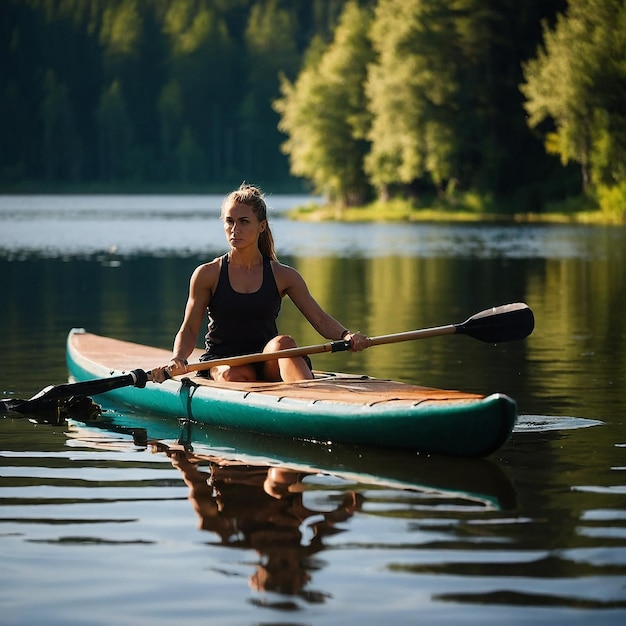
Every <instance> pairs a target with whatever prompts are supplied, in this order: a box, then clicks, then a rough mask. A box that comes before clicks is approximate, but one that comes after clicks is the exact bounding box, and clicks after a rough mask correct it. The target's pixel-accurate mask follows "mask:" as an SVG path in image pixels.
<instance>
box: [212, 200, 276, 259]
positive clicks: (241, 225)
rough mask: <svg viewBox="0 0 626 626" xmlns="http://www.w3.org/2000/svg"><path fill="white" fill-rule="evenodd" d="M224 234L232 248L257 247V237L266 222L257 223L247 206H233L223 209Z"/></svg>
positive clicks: (252, 212) (255, 217)
mask: <svg viewBox="0 0 626 626" xmlns="http://www.w3.org/2000/svg"><path fill="white" fill-rule="evenodd" d="M222 219H223V220H224V232H225V233H226V239H228V243H229V244H230V246H231V247H232V248H240V249H241V248H246V247H248V246H251V245H253V244H254V245H255V246H258V239H259V235H260V234H261V233H262V232H263V231H264V230H265V226H266V225H267V222H266V221H265V220H263V221H262V222H259V220H258V218H257V216H256V215H255V214H254V211H253V210H252V208H251V207H249V206H248V205H247V204H233V205H232V206H230V207H228V208H226V209H224V212H223V214H222Z"/></svg>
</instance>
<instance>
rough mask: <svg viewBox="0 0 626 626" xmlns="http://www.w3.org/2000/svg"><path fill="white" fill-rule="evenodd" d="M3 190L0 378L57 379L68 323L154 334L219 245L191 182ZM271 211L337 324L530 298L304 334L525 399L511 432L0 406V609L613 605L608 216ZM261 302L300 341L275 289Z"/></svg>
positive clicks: (401, 369) (623, 575) (612, 232)
mask: <svg viewBox="0 0 626 626" xmlns="http://www.w3.org/2000/svg"><path fill="white" fill-rule="evenodd" d="M13 202H14V201H13V200H7V199H6V198H0V278H1V280H2V296H1V302H0V331H1V335H0V336H1V337H2V339H1V340H0V344H1V345H2V350H3V352H2V362H3V367H2V372H1V373H0V383H1V384H0V393H1V395H2V396H3V397H5V396H7V397H13V398H15V397H17V398H19V397H22V398H28V397H30V396H32V395H33V394H34V393H35V392H36V391H38V390H39V389H41V388H43V387H44V386H46V385H48V384H56V383H61V382H64V381H65V380H66V379H67V369H66V366H65V363H64V342H65V338H66V335H67V332H68V330H69V329H70V328H72V327H75V326H84V327H86V328H88V329H89V330H90V331H92V332H97V333H101V334H106V335H110V336H115V337H119V338H120V339H129V340H132V341H138V342H143V343H149V344H154V345H160V346H169V345H170V344H171V341H172V336H173V333H174V332H175V330H176V328H177V327H178V325H179V324H180V317H181V315H182V306H183V304H184V300H185V297H186V292H187V285H188V278H189V275H190V274H191V271H192V270H193V268H194V267H195V265H196V264H197V263H198V262H200V261H202V260H205V259H207V258H212V256H215V255H216V254H219V253H220V252H221V251H222V250H223V249H224V240H223V232H222V229H221V226H220V225H219V222H218V220H217V211H218V204H219V203H218V202H217V200H216V201H215V203H214V204H211V202H208V201H207V198H206V197H196V198H193V197H192V198H184V199H180V198H175V197H170V198H145V197H135V198H133V199H128V198H117V199H115V198H110V197H97V198H93V197H83V198H78V199H76V198H68V197H60V196H59V197H55V198H53V199H49V198H39V199H32V198H31V199H30V200H28V201H27V200H24V203H26V204H27V205H28V206H26V207H24V206H23V205H22V207H21V208H20V207H19V206H16V205H14V204H12V203H13ZM29 202H30V204H28V203H29ZM209 205H210V206H209ZM205 206H206V207H208V208H207V212H206V213H205V212H204V209H205ZM7 207H8V208H7ZM17 209H20V210H19V211H18V210H17ZM280 210H282V209H279V210H277V212H276V214H275V220H274V221H275V228H274V232H275V235H276V239H277V244H278V248H279V253H280V254H281V256H282V257H283V259H284V260H285V261H286V262H288V263H290V264H292V265H294V266H296V267H297V268H298V269H299V270H300V271H301V272H302V273H303V274H304V275H305V277H306V279H307V281H308V282H309V285H310V287H311V290H312V291H313V293H314V294H315V296H316V297H317V298H318V299H319V300H320V302H321V303H322V304H323V306H324V307H325V308H327V309H328V310H329V311H331V312H332V313H333V314H334V315H335V316H336V317H337V318H339V319H340V320H341V321H342V322H343V323H345V324H346V325H348V326H350V327H353V328H358V329H361V330H364V331H366V332H368V333H369V334H372V335H383V334H388V333H392V332H400V331H405V330H411V329H415V328H425V327H429V326H437V325H440V324H447V323H456V322H462V321H463V320H464V319H466V318H467V317H468V316H469V315H471V314H473V313H475V312H476V311H479V310H481V309H484V308H487V307H488V306H492V305H495V304H502V303H505V302H513V301H525V302H528V303H529V304H530V306H531V307H532V308H533V310H534V312H535V317H536V329H535V331H534V333H533V335H532V336H531V337H530V338H529V339H528V340H526V341H523V342H519V343H511V344H502V346H491V345H488V344H482V343H480V342H476V341H474V340H472V339H469V338H466V337H449V338H448V337H446V338H437V339H432V340H426V341H416V342H407V343H405V344H396V345H394V346H380V347H376V348H372V349H371V350H367V351H364V352H363V353H359V354H358V355H350V354H338V355H319V357H318V356H316V357H315V358H314V362H315V365H316V367H319V368H321V369H329V370H335V371H337V370H339V371H347V372H355V373H363V372H365V373H368V374H371V375H376V376H381V377H389V378H395V379H400V380H407V381H410V382H414V383H421V384H426V385H432V386H437V387H451V388H458V389H463V390H467V391H479V392H483V393H484V392H492V391H500V392H503V393H507V394H508V395H510V396H512V397H513V398H515V399H516V400H517V402H518V405H519V408H520V412H521V418H520V421H519V423H518V425H517V427H516V430H515V432H514V434H513V437H512V439H511V441H510V442H509V444H507V446H506V447H505V448H504V449H503V450H501V451H500V452H498V454H497V455H495V456H494V457H493V458H490V459H485V460H463V459H459V460H455V459H450V460H442V459H437V458H434V457H433V458H423V457H419V456H418V457H416V456H413V455H408V454H397V453H394V452H389V451H374V450H365V449H360V448H350V447H345V446H344V447H341V446H339V447H336V446H333V447H329V446H321V445H314V444H307V443H306V442H292V441H289V440H280V439H276V438H263V437H258V436H253V435H246V434H245V433H233V432H229V431H226V430H219V429H217V430H210V429H206V428H199V427H196V426H194V427H193V429H192V432H191V433H190V434H189V436H188V437H182V438H181V431H180V429H179V428H178V425H177V424H173V425H172V424H171V423H170V422H169V421H168V420H164V419H163V418H160V417H159V416H155V415H134V414H132V413H130V412H122V411H120V410H119V409H115V410H114V407H108V409H109V410H108V411H107V413H105V417H108V418H110V419H109V422H107V423H106V424H103V425H101V426H102V427H101V428H99V429H97V430H94V429H93V428H91V427H90V428H86V427H84V426H82V425H75V426H73V427H72V428H70V427H67V426H64V425H61V426H54V425H41V424H32V423H30V422H28V421H27V420H25V419H11V418H5V419H1V420H0V502H1V503H2V509H1V510H0V553H1V554H2V558H3V569H2V573H0V605H1V606H2V607H3V613H2V622H3V623H7V624H31V623H33V624H34V623H37V624H110V623H116V624H137V623H148V622H149V623H151V624H160V623H166V622H167V623H171V622H172V621H176V622H184V623H190V624H196V623H198V624H199V623H203V624H204V623H206V622H207V621H208V620H211V621H212V622H215V623H220V624H242V623H285V622H287V621H288V622H290V623H298V624H338V623H340V624H346V625H352V624H359V626H364V625H366V624H372V625H373V624H376V625H378V624H381V623H394V624H413V623H415V621H416V619H418V617H419V618H420V619H421V620H422V621H424V622H428V623H431V622H432V623H435V622H443V623H454V624H463V623H469V622H479V621H480V622H482V623H498V624H502V623H504V622H505V621H506V622H507V623H511V622H512V623H529V622H530V621H532V622H533V623H535V622H537V623H550V624H568V626H570V625H571V624H572V623H578V624H587V623H590V622H598V623H607V624H609V623H611V624H612V623H622V622H623V620H624V618H625V617H626V591H625V590H626V507H625V506H624V495H625V494H626V480H625V476H626V474H625V472H626V461H625V460H624V459H625V456H624V453H625V450H626V425H625V417H626V399H625V398H626V393H625V392H626V326H625V322H624V319H625V318H624V314H623V312H624V309H625V308H626V295H625V294H626V262H625V259H624V254H625V251H626V242H625V241H624V240H625V236H626V230H625V229H623V228H597V227H579V226H523V227H513V226H501V225H490V226H486V227H482V226H477V225H471V226H466V225H459V226H455V225H420V224H402V225H397V224H396V225H385V224H357V225H336V224H314V225H312V224H299V223H292V222H290V221H288V220H286V219H283V218H282V217H280ZM279 323H280V326H281V329H282V330H284V331H286V332H289V333H291V334H294V335H295V336H296V337H297V338H298V340H299V342H300V343H301V344H303V345H305V344H316V343H319V340H320V338H319V337H318V336H317V335H316V334H315V333H314V332H313V331H312V330H311V329H310V328H308V325H307V324H306V323H303V322H302V320H301V317H300V316H299V314H298V312H297V311H295V310H293V307H290V306H289V304H288V303H285V305H284V307H283V311H282V313H281V318H280V320H279ZM128 427H132V428H133V429H135V428H137V429H144V430H145V432H146V433H147V439H149V440H150V441H152V442H160V443H159V444H158V445H156V446H153V447H152V448H150V446H146V444H145V443H138V442H137V441H135V439H133V437H132V435H130V434H129V433H128V432H127V433H124V432H120V430H121V429H122V428H128ZM96 433H99V434H96ZM294 479H295V480H294ZM272 480H274V481H277V482H275V483H272V482H271V481H272ZM278 483H285V484H282V485H281V484H278ZM272 484H274V485H276V484H277V485H278V489H277V490H276V489H275V487H272ZM203 520H205V521H203ZM201 526H205V527H206V529H203V528H202V527H201ZM251 583H253V584H252V585H251Z"/></svg>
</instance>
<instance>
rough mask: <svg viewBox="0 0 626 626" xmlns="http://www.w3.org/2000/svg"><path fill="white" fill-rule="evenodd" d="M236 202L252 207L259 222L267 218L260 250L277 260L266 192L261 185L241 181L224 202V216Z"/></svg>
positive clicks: (260, 239) (261, 235)
mask: <svg viewBox="0 0 626 626" xmlns="http://www.w3.org/2000/svg"><path fill="white" fill-rule="evenodd" d="M235 204H245V205H247V206H249V207H250V208H251V209H252V212H253V213H254V214H255V215H256V218H257V219H258V220H259V222H262V221H263V220H265V222H266V224H265V230H264V231H263V232H262V233H261V234H260V235H259V250H260V252H261V254H262V255H263V256H267V257H269V258H270V259H272V261H277V260H278V257H277V256H276V250H275V249H274V237H273V235H272V231H271V230H270V225H269V222H268V220H267V205H266V204H265V194H264V193H263V192H262V191H261V189H260V188H259V187H255V186H254V185H249V184H247V183H241V185H240V186H239V189H236V190H235V191H231V192H230V193H229V194H228V195H227V196H226V197H225V198H224V201H223V202H222V217H224V211H225V210H226V209H228V208H230V207H232V206H234V205H235Z"/></svg>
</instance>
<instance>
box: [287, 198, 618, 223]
mask: <svg viewBox="0 0 626 626" xmlns="http://www.w3.org/2000/svg"><path fill="white" fill-rule="evenodd" d="M288 217H289V218H290V219H294V220H302V221H341V222H476V223H478V222H483V223H484V222H494V223H496V222H507V223H547V224H549V223H552V224H611V225H615V224H624V223H625V222H626V219H625V218H626V214H624V213H621V214H610V215H609V214H607V213H605V212H603V211H601V210H600V209H596V208H594V207H593V206H592V205H591V204H590V202H589V201H587V200H584V199H583V200H580V201H567V202H565V203H562V204H559V205H553V206H550V207H548V209H547V210H545V211H541V212H533V211H527V212H524V211H516V212H512V213H507V212H499V211H497V210H494V208H493V207H480V208H477V207H475V206H471V205H464V206H462V205H456V206H450V205H448V206H445V205H443V204H442V203H435V205H434V206H432V207H420V206H416V205H415V204H414V203H413V202H411V201H407V200H402V199H394V200H390V201H389V202H372V203H370V204H368V205H365V206H362V207H340V206H337V205H333V204H325V205H319V204H314V203H311V204H308V205H305V206H300V207H296V208H294V209H293V210H292V211H290V212H289V214H288Z"/></svg>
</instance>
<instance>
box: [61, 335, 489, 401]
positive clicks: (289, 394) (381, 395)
mask: <svg viewBox="0 0 626 626" xmlns="http://www.w3.org/2000/svg"><path fill="white" fill-rule="evenodd" d="M71 343H72V346H73V347H74V349H75V350H76V351H77V352H78V353H79V354H81V355H82V356H83V357H84V358H86V359H89V360H90V361H93V362H94V363H98V364H101V365H105V366H106V367H107V368H110V370H111V373H113V372H117V373H119V372H124V371H129V370H133V369H137V368H139V369H144V370H146V371H149V370H151V369H152V368H154V367H157V366H159V365H165V364H167V363H168V362H169V359H170V356H171V353H170V351H168V350H165V349H161V348H154V347H150V346H145V345H141V344H137V343H132V342H127V341H121V340H118V339H112V338H109V337H102V336H99V335H94V334H91V333H86V332H85V333H80V332H76V333H73V334H72V335H71ZM200 354H202V351H201V350H196V351H195V352H194V353H193V354H192V355H191V356H190V361H191V360H197V359H198V358H199V356H200ZM177 378H178V379H182V378H189V379H190V380H191V381H192V382H193V384H194V385H199V386H202V387H208V388H219V389H232V390H233V391H240V392H243V393H244V394H249V393H254V394H262V395H267V396H271V397H273V398H276V397H279V398H293V399H298V400H303V401H307V402H310V403H319V402H330V403H345V404H356V405H362V406H373V405H380V404H384V403H387V404H388V403H392V404H394V405H408V406H415V405H418V404H423V403H436V404H438V405H445V404H446V403H453V404H459V403H463V401H468V402H475V401H476V400H479V399H481V398H483V397H484V396H482V395H479V394H473V393H466V392H461V391H454V390H443V389H435V388H431V387H421V386H417V385H410V384H406V383H401V382H395V381H391V380H386V379H380V378H372V377H369V376H360V375H352V374H340V373H332V372H331V373H328V372H317V371H316V372H315V378H314V379H313V380H306V381H302V382H296V383H284V382H277V383H272V382H263V381H260V382H253V383H249V382H248V383H224V382H220V383H216V382H214V381H212V380H210V379H207V378H205V377H202V376H198V375H196V373H195V372H191V373H189V374H186V375H183V376H179V377H177Z"/></svg>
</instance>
